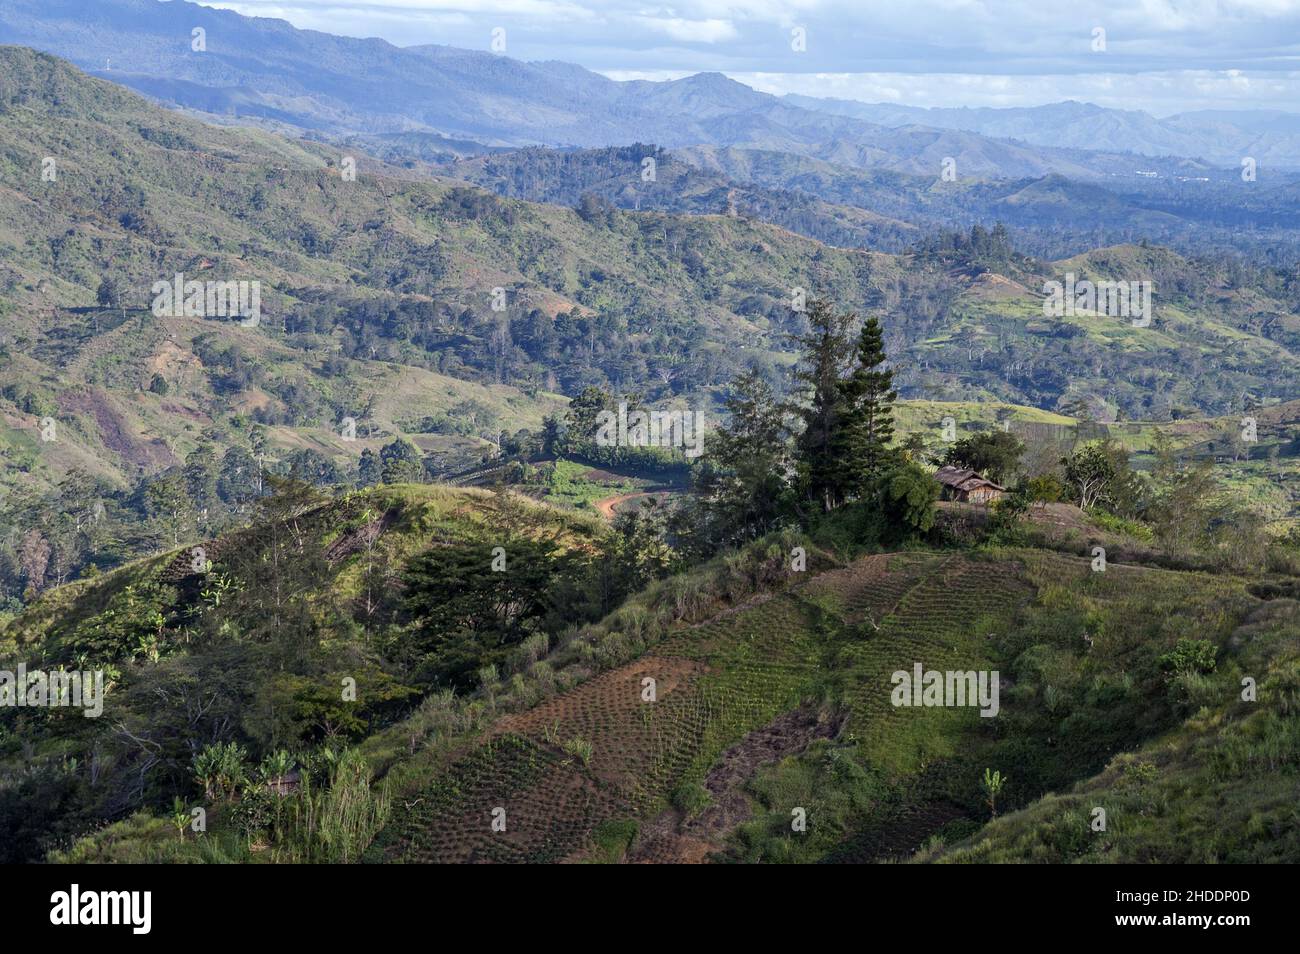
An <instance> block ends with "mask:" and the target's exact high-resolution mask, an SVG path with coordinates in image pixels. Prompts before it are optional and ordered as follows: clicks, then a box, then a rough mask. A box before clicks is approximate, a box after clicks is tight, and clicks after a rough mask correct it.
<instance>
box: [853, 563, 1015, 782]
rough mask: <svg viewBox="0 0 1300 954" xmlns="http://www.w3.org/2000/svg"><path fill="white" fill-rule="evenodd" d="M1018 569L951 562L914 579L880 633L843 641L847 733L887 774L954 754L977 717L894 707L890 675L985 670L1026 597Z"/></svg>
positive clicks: (968, 711) (969, 712)
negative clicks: (997, 637)
mask: <svg viewBox="0 0 1300 954" xmlns="http://www.w3.org/2000/svg"><path fill="white" fill-rule="evenodd" d="M1032 593H1033V591H1032V588H1031V587H1029V586H1028V585H1026V584H1025V583H1024V582H1023V581H1022V580H1021V577H1020V567H1019V565H1018V564H1015V563H1010V562H991V561H990V562H983V561H972V560H966V559H957V558H950V559H947V560H945V561H943V563H941V564H940V565H939V566H938V567H935V568H934V569H933V572H930V573H926V574H923V575H921V576H920V577H919V578H918V579H917V580H916V582H915V584H914V585H913V586H912V587H911V588H910V589H908V590H907V591H906V592H905V593H903V594H902V595H901V597H900V598H899V600H898V602H897V603H896V604H895V606H894V607H893V609H892V610H891V611H890V612H889V613H888V614H887V615H885V616H884V617H883V618H882V619H881V620H880V621H879V624H878V625H879V629H878V630H875V631H872V632H870V634H869V635H867V637H866V638H865V639H862V640H857V641H854V642H851V643H849V644H848V645H846V646H845V647H844V649H843V650H842V653H841V657H840V658H841V660H842V664H843V665H844V666H845V667H846V668H847V669H849V670H850V671H851V672H852V680H853V681H852V684H851V685H850V686H849V687H848V688H847V689H846V691H845V700H844V701H845V704H846V706H847V707H848V708H849V710H850V712H851V715H850V717H849V723H848V731H849V732H851V733H853V734H854V735H855V736H856V737H857V738H858V739H859V740H860V741H861V743H862V745H863V752H864V754H865V755H867V757H868V758H869V759H871V760H872V761H875V762H876V763H877V764H878V765H879V766H880V767H883V768H886V769H888V770H890V771H893V772H907V771H914V770H916V769H918V768H920V767H922V766H923V765H925V764H926V763H928V762H931V761H933V760H934V759H936V758H941V757H944V756H948V755H951V754H953V752H952V750H951V749H950V748H947V747H946V746H948V745H953V744H956V742H957V740H958V739H959V737H960V731H959V730H960V728H961V727H962V726H963V725H966V726H971V727H973V726H974V725H976V720H978V719H979V718H980V715H979V712H978V710H977V709H975V708H973V707H965V708H954V707H934V708H899V707H895V706H894V705H893V704H892V702H891V693H892V690H893V682H892V681H891V678H890V677H891V675H892V674H893V673H894V672H896V671H899V670H901V671H905V672H911V671H912V667H913V666H914V665H915V664H916V663H920V664H921V665H922V667H923V668H924V669H926V670H940V671H945V670H986V669H995V668H997V667H996V665H995V664H993V662H992V661H991V659H990V653H991V652H992V647H991V645H990V642H991V640H990V637H991V636H992V635H994V633H995V631H997V630H999V629H1001V628H1004V627H1006V626H1007V625H1009V624H1010V623H1011V621H1012V619H1013V617H1014V614H1015V612H1016V610H1017V609H1018V608H1019V607H1020V606H1021V605H1023V604H1024V603H1025V602H1027V601H1028V599H1029V598H1030V597H1031V595H1032Z"/></svg>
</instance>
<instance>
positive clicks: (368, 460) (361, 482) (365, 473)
mask: <svg viewBox="0 0 1300 954" xmlns="http://www.w3.org/2000/svg"><path fill="white" fill-rule="evenodd" d="M383 476H384V471H383V467H381V466H380V464H379V455H378V454H376V453H375V452H374V451H372V450H371V449H370V448H369V447H367V448H366V449H365V450H363V451H362V452H361V459H360V460H359V461H358V462H357V486H358V487H373V486H375V485H376V484H377V483H379V482H380V481H381V480H383Z"/></svg>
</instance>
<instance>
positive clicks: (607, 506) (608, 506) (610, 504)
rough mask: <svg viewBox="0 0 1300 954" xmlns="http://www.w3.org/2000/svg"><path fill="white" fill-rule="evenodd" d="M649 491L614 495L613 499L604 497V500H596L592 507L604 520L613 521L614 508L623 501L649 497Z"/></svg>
mask: <svg viewBox="0 0 1300 954" xmlns="http://www.w3.org/2000/svg"><path fill="white" fill-rule="evenodd" d="M650 496H652V494H651V493H650V492H649V491H644V490H638V491H636V492H635V493H630V494H615V495H614V496H613V497H606V498H605V499H604V500H597V501H596V502H595V503H594V504H593V506H594V507H595V508H596V509H597V510H599V511H600V515H601V516H602V517H604V518H605V519H606V520H613V519H614V508H615V507H617V506H618V505H619V504H621V503H624V502H625V501H628V500H632V499H634V498H636V497H650Z"/></svg>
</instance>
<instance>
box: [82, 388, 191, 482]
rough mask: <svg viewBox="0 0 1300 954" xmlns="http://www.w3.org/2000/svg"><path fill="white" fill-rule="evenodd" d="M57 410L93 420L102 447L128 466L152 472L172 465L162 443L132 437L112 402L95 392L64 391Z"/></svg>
mask: <svg viewBox="0 0 1300 954" xmlns="http://www.w3.org/2000/svg"><path fill="white" fill-rule="evenodd" d="M59 406H60V407H62V408H63V410H64V411H65V412H67V413H69V414H73V415H82V416H86V417H89V418H91V419H92V420H94V422H95V428H96V430H98V431H99V439H100V441H101V442H102V443H103V445H104V447H105V448H107V449H108V450H110V451H112V452H113V453H114V454H116V455H118V457H120V458H121V459H122V460H123V461H124V462H126V463H128V464H131V465H134V466H136V467H142V468H144V469H145V470H146V471H152V470H155V469H158V468H162V467H170V466H171V465H172V464H174V463H176V457H175V456H174V455H173V454H172V452H171V449H170V448H168V446H167V444H166V442H165V441H162V440H160V439H158V438H154V439H152V440H149V441H144V440H141V439H139V438H138V437H136V436H135V435H134V434H132V433H131V431H130V429H129V427H128V425H127V423H126V420H125V419H124V418H123V417H122V415H121V414H120V413H118V411H117V409H116V408H114V407H113V405H112V402H111V401H110V400H109V399H108V397H107V396H106V395H105V394H104V393H103V392H102V391H99V390H98V389H96V388H87V389H85V390H82V391H65V392H64V393H62V394H60V395H59Z"/></svg>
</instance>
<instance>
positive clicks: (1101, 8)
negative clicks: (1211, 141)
mask: <svg viewBox="0 0 1300 954" xmlns="http://www.w3.org/2000/svg"><path fill="white" fill-rule="evenodd" d="M204 2H205V3H206V5H208V6H214V7H225V8H228V9H232V10H237V11H238V12H240V13H243V14H246V15H250V16H273V17H280V18H282V19H285V20H288V21H289V22H291V23H293V24H294V25H295V26H298V27H304V28H309V29H316V30H324V31H327V32H330V33H340V34H346V35H349V36H378V37H383V38H384V39H386V40H389V41H390V42H392V43H395V44H397V45H399V46H409V45H412V44H416V43H445V44H449V45H452V46H460V47H469V48H475V49H487V48H489V46H490V43H491V39H492V31H493V30H494V29H495V28H502V29H504V31H505V34H504V35H505V42H506V51H505V52H506V53H507V55H509V56H512V57H516V58H519V59H525V60H564V61H567V62H571V63H578V64H581V65H582V66H585V67H587V68H588V69H593V70H597V71H599V72H602V73H605V74H607V75H609V76H612V77H615V78H618V79H624V78H632V77H637V78H648V79H660V78H672V77H678V76H684V75H687V74H689V73H695V72H700V71H703V70H719V71H721V72H724V73H726V74H727V75H728V76H731V77H733V78H735V79H738V80H740V81H741V82H744V83H748V84H749V85H751V86H755V87H757V88H759V89H763V90H766V91H769V92H774V93H787V92H798V93H806V94H809V95H814V96H839V97H843V98H846V99H860V100H865V101H867V102H892V103H904V104H909V105H916V106H1025V105H1036V104H1039V103H1046V102H1056V101H1059V100H1063V99H1078V100H1086V101H1089V102H1095V103H1099V104H1101V105H1103V106H1111V107H1118V108H1136V109H1145V110H1147V111H1149V112H1152V113H1155V114H1156V115H1161V116H1163V115H1168V114H1170V113H1174V112H1180V111H1183V110H1189V109H1214V108H1233V109H1242V108H1245V109H1250V108H1260V109H1263V108H1278V109H1286V110H1288V111H1300V0H1106V2H1102V0H1067V2H1061V0H784V2H777V0H739V2H727V0H680V2H674V3H668V4H657V3H655V2H653V0H644V2H637V0H204ZM797 31H802V33H801V35H802V37H803V38H804V43H803V46H804V49H802V50H799V49H796V48H795V47H797V46H798V45H799V44H798V42H797Z"/></svg>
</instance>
